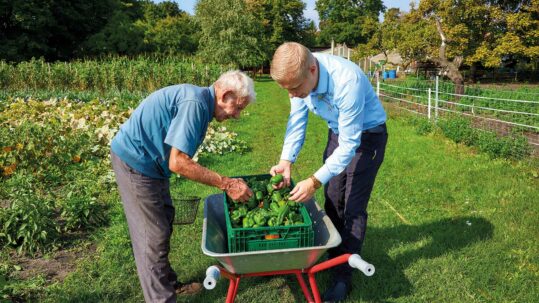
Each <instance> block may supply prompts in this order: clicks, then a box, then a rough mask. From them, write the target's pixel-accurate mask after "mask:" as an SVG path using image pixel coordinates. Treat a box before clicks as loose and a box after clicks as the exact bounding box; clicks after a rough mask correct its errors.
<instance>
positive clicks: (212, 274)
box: [204, 265, 221, 290]
mask: <svg viewBox="0 0 539 303" xmlns="http://www.w3.org/2000/svg"><path fill="white" fill-rule="evenodd" d="M220 277H221V271H220V269H219V267H217V266H215V265H213V266H210V267H208V269H206V278H205V279H204V288H206V289H208V290H211V289H214V288H215V285H217V280H219V278H220Z"/></svg>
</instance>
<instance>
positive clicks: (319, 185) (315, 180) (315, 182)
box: [309, 175, 322, 189]
mask: <svg viewBox="0 0 539 303" xmlns="http://www.w3.org/2000/svg"><path fill="white" fill-rule="evenodd" d="M309 178H310V179H311V181H313V186H314V189H319V188H320V187H322V182H320V180H318V179H316V177H315V176H314V175H312V176H310V177H309Z"/></svg>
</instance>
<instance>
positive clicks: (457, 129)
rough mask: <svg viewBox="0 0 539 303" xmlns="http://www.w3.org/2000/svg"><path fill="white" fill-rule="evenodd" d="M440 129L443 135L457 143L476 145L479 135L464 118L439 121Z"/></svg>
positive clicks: (449, 118)
mask: <svg viewBox="0 0 539 303" xmlns="http://www.w3.org/2000/svg"><path fill="white" fill-rule="evenodd" d="M437 125H438V127H439V128H440V129H441V130H442V133H443V134H444V135H445V136H446V137H448V138H449V139H451V140H453V141H455V142H456V143H464V144H466V145H474V142H475V141H476V139H477V134H476V132H475V131H474V129H473V128H472V126H471V122H470V120H468V119H466V118H462V117H447V118H444V119H440V120H438V124H437Z"/></svg>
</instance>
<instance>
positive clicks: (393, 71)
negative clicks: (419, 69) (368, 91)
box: [388, 69, 397, 79]
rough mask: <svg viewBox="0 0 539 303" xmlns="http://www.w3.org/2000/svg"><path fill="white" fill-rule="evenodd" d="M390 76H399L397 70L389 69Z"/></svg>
mask: <svg viewBox="0 0 539 303" xmlns="http://www.w3.org/2000/svg"><path fill="white" fill-rule="evenodd" d="M388 78H389V79H395V78H397V71H396V70H394V69H392V70H389V71H388Z"/></svg>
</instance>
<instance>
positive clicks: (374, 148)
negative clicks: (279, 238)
mask: <svg viewBox="0 0 539 303" xmlns="http://www.w3.org/2000/svg"><path fill="white" fill-rule="evenodd" d="M378 131H379V132H378V133H363V134H362V135H361V144H360V146H359V148H358V149H357V150H356V154H355V156H354V158H353V159H352V161H351V162H350V164H348V166H347V167H346V169H345V170H344V171H343V172H342V173H340V174H339V175H337V176H335V177H333V178H331V180H330V181H329V182H328V183H327V184H326V185H325V187H324V194H325V198H326V203H325V206H324V207H325V210H326V213H327V215H328V216H329V218H330V219H331V221H332V222H333V224H334V225H335V227H336V228H337V230H338V231H339V233H340V235H341V238H342V242H341V244H340V245H339V246H337V247H336V248H333V249H330V250H329V251H328V253H329V257H330V258H333V257H336V256H339V255H341V254H344V253H360V251H361V246H362V244H363V239H364V238H365V230H366V228H367V205H368V203H369V198H370V196H371V191H372V188H373V185H374V180H375V179H376V174H377V173H378V169H379V168H380V166H381V165H382V162H383V160H384V154H385V149H386V144H387V137H388V135H387V129H386V127H385V124H384V125H383V127H382V130H381V131H380V130H379V128H378ZM338 140H339V137H338V135H336V134H335V133H333V132H332V131H331V129H330V130H329V135H328V142H327V146H326V150H325V151H324V162H325V161H326V159H327V158H328V157H329V156H331V154H332V153H333V151H334V150H335V149H336V148H337V147H338V146H339V141H338ZM333 273H334V278H335V279H336V280H342V281H345V282H350V279H351V277H352V268H351V267H350V266H349V265H348V264H347V263H345V264H343V265H341V266H338V267H335V268H334V271H333Z"/></svg>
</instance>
